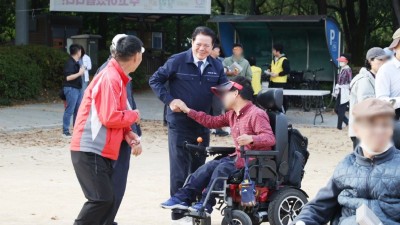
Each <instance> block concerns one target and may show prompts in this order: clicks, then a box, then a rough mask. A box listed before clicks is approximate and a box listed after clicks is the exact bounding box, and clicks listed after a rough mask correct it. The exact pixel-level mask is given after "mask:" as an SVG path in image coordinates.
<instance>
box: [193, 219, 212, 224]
mask: <svg viewBox="0 0 400 225" xmlns="http://www.w3.org/2000/svg"><path fill="white" fill-rule="evenodd" d="M192 221H193V222H192V224H193V225H211V217H207V218H206V219H198V218H193V220H192Z"/></svg>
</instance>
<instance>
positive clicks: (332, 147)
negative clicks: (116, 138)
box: [0, 121, 351, 225]
mask: <svg viewBox="0 0 400 225" xmlns="http://www.w3.org/2000/svg"><path fill="white" fill-rule="evenodd" d="M297 128H299V129H300V130H301V132H302V133H303V135H305V136H307V137H308V138H309V149H310V152H311V156H310V160H309V162H308V164H307V167H306V175H305V179H304V180H303V189H304V190H305V191H306V192H307V193H308V194H309V195H310V197H313V196H314V195H315V193H316V191H317V190H318V189H319V188H320V187H321V186H323V185H324V184H325V183H326V181H327V179H328V178H329V177H330V175H331V173H332V171H333V169H334V167H335V165H336V164H337V163H338V162H339V160H340V159H341V158H343V157H344V155H346V154H347V153H349V152H350V149H351V143H350V140H349V138H348V137H347V135H346V132H345V131H342V132H339V131H337V130H335V129H332V128H316V127H305V126H301V127H297ZM143 132H144V137H143V139H142V143H143V146H144V153H143V155H142V156H140V157H138V158H132V160H131V170H130V173H129V178H128V187H127V192H126V195H125V199H124V201H123V202H122V205H121V208H120V211H119V214H118V216H117V221H118V222H119V223H120V224H122V225H155V224H160V225H164V224H170V220H169V215H170V212H169V211H168V210H163V209H161V208H159V203H160V202H162V201H164V200H166V199H167V198H168V193H169V191H168V190H169V178H168V174H169V166H168V150H167V136H166V129H165V128H163V127H162V126H161V124H160V122H150V121H147V122H144V123H143ZM212 145H219V146H230V145H231V138H230V137H226V138H215V137H213V138H212ZM68 147H69V145H68V140H65V139H63V138H61V135H60V131H59V130H34V131H29V132H23V133H7V134H6V133H0V179H1V180H0V218H1V222H0V224H7V225H31V224H32V225H36V224H40V225H42V224H61V225H64V224H65V225H66V224H68V225H69V224H72V221H73V219H74V218H75V216H76V215H77V214H78V212H79V210H80V208H81V206H82V204H83V203H84V201H85V199H84V196H83V194H82V191H81V189H80V186H79V184H78V181H77V179H76V177H75V174H74V171H73V167H72V164H71V160H70V153H69V151H68ZM220 221H221V216H220V215H219V214H218V211H215V213H214V214H213V224H215V225H217V224H220Z"/></svg>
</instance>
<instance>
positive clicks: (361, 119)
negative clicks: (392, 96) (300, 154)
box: [290, 98, 400, 225]
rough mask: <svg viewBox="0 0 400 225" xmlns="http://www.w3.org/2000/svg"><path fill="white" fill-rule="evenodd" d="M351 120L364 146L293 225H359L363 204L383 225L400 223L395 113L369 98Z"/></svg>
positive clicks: (399, 154) (348, 158)
mask: <svg viewBox="0 0 400 225" xmlns="http://www.w3.org/2000/svg"><path fill="white" fill-rule="evenodd" d="M352 114H353V117H354V123H353V128H354V132H355V134H356V136H357V138H358V139H359V140H360V144H359V145H358V146H357V147H356V149H355V150H354V151H353V152H352V153H351V154H349V155H348V156H346V157H345V158H344V159H343V160H342V161H341V162H339V164H338V165H337V166H336V169H335V171H334V172H333V176H332V177H331V178H330V179H329V181H328V183H327V185H326V186H325V187H324V188H322V189H320V190H319V192H318V193H317V195H316V196H315V198H314V199H313V200H311V201H310V202H309V203H307V204H306V205H305V206H304V207H303V208H302V210H301V212H300V214H299V215H298V216H297V217H296V218H295V219H294V221H293V222H292V223H290V225H294V224H295V225H320V224H328V223H329V222H331V221H332V220H334V222H338V223H331V224H341V225H350V224H351V225H353V224H359V223H357V222H358V221H357V220H356V218H358V216H356V213H357V209H358V208H359V207H360V206H362V205H363V204H365V205H368V207H369V208H370V209H371V210H372V212H373V213H374V214H375V215H376V216H377V217H378V218H379V220H381V222H382V223H380V224H385V225H386V224H391V225H393V224H399V223H400V216H399V215H400V189H399V188H398V187H399V186H400V170H399V169H398V168H399V165H400V151H399V150H398V149H396V147H394V146H393V144H392V136H393V129H394V122H393V117H394V115H395V113H394V109H393V107H392V105H391V104H390V103H388V102H386V101H382V100H379V99H376V98H369V99H366V100H364V101H362V102H360V103H358V104H355V105H354V108H353V111H352ZM366 224H368V223H366ZM372 224H373V223H372Z"/></svg>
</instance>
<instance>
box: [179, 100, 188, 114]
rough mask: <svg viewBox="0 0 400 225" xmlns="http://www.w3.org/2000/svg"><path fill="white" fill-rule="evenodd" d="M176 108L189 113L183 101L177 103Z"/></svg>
mask: <svg viewBox="0 0 400 225" xmlns="http://www.w3.org/2000/svg"><path fill="white" fill-rule="evenodd" d="M177 106H178V108H179V109H180V110H181V111H182V112H184V113H189V111H190V108H189V107H187V105H186V103H184V102H183V101H180V102H178V103H177Z"/></svg>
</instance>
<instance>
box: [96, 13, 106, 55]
mask: <svg viewBox="0 0 400 225" xmlns="http://www.w3.org/2000/svg"><path fill="white" fill-rule="evenodd" d="M98 28H99V35H101V38H100V39H99V48H100V49H107V46H106V45H107V40H108V37H107V33H108V14H107V13H99V18H98Z"/></svg>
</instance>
